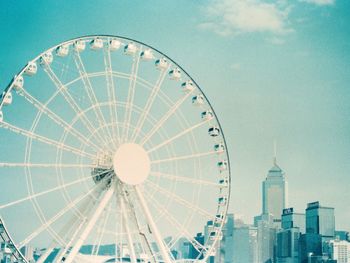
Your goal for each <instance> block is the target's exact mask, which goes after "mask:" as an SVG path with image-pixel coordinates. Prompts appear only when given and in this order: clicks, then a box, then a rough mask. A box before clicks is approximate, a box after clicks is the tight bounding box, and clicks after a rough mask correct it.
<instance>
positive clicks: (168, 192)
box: [146, 180, 213, 218]
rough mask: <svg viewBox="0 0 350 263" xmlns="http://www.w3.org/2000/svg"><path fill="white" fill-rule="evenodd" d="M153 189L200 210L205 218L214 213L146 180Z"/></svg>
mask: <svg viewBox="0 0 350 263" xmlns="http://www.w3.org/2000/svg"><path fill="white" fill-rule="evenodd" d="M146 182H147V183H148V184H149V185H150V186H151V187H152V188H153V189H155V190H157V191H158V192H159V193H162V194H163V195H165V196H168V197H170V198H172V200H174V201H176V202H177V203H179V204H181V205H183V206H185V207H186V208H188V209H190V210H193V211H198V212H199V213H200V214H201V215H203V216H204V217H205V218H211V217H212V216H213V215H212V214H211V213H209V212H208V211H206V210H204V209H203V208H201V207H198V206H196V205H194V204H191V203H190V202H188V201H187V200H186V199H184V198H182V197H180V196H178V195H176V194H174V193H172V192H170V191H168V190H165V189H164V188H162V187H159V186H158V185H156V184H155V183H153V182H151V181H150V180H147V181H146Z"/></svg>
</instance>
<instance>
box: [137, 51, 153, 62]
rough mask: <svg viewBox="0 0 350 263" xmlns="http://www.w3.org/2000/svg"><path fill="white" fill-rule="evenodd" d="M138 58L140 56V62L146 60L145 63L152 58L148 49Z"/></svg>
mask: <svg viewBox="0 0 350 263" xmlns="http://www.w3.org/2000/svg"><path fill="white" fill-rule="evenodd" d="M140 56H141V59H142V60H146V61H148V60H151V59H153V58H154V56H153V53H152V51H151V50H150V49H146V50H144V51H142V52H141V54H140Z"/></svg>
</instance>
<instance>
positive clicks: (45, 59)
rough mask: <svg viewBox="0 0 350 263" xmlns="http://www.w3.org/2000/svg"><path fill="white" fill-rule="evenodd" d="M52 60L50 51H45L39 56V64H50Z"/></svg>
mask: <svg viewBox="0 0 350 263" xmlns="http://www.w3.org/2000/svg"><path fill="white" fill-rule="evenodd" d="M52 61H53V56H52V53H51V52H46V53H45V54H43V55H42V56H41V57H40V64H41V65H50V64H51V63H52Z"/></svg>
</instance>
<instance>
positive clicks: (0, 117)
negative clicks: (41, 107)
mask: <svg viewBox="0 0 350 263" xmlns="http://www.w3.org/2000/svg"><path fill="white" fill-rule="evenodd" d="M3 120H4V114H3V113H2V111H0V122H2V121H3ZM2 227H3V225H0V234H1V233H2V232H1V230H2V229H1V228H2Z"/></svg>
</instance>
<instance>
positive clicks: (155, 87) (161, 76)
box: [131, 65, 170, 141]
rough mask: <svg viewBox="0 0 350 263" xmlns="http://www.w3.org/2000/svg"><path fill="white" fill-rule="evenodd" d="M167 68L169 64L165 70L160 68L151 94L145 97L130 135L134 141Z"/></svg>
mask: <svg viewBox="0 0 350 263" xmlns="http://www.w3.org/2000/svg"><path fill="white" fill-rule="evenodd" d="M169 68H170V65H169V66H168V68H167V69H166V70H162V71H161V73H160V74H159V77H158V80H157V82H156V84H155V86H154V87H153V88H152V91H151V95H150V96H149V97H148V99H147V102H146V106H145V107H144V109H143V111H142V114H141V116H140V118H139V119H138V121H137V124H136V128H135V129H134V132H133V135H132V136H131V140H132V141H135V140H136V139H137V136H138V135H139V133H140V130H141V128H142V126H143V124H144V123H145V120H146V117H147V115H148V113H149V111H150V110H151V108H152V105H153V102H154V100H155V98H156V97H157V94H158V91H159V90H160V88H161V86H162V84H163V81H164V79H165V76H166V75H167V72H168V70H169Z"/></svg>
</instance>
